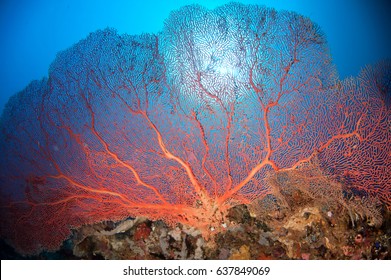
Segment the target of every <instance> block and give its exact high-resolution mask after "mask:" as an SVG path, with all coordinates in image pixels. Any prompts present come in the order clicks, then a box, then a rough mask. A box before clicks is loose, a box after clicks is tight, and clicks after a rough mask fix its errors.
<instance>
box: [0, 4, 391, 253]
mask: <svg viewBox="0 0 391 280" xmlns="http://www.w3.org/2000/svg"><path fill="white" fill-rule="evenodd" d="M390 69H391V68H390V63H389V62H384V63H383V64H381V65H378V66H376V67H373V68H366V69H364V70H363V73H362V74H361V75H360V77H359V78H358V79H350V80H347V81H343V82H339V81H338V78H337V75H336V71H335V69H334V66H333V65H332V64H331V59H330V56H329V53H328V50H327V47H326V43H325V39H324V36H323V35H322V34H321V33H320V31H319V29H318V27H317V26H316V25H315V24H313V23H312V22H311V21H310V20H309V19H307V18H304V17H302V16H299V15H297V14H295V13H289V12H279V13H277V12H276V11H275V10H272V9H267V8H264V7H259V6H244V5H239V4H229V5H226V6H223V7H220V8H217V9H216V10H213V11H208V10H205V9H204V8H202V7H199V6H188V7H185V8H182V9H181V10H179V11H177V12H174V13H172V14H171V16H170V18H169V19H168V20H167V21H166V23H165V27H164V30H163V31H162V32H161V33H160V34H158V35H141V36H128V35H118V34H117V33H116V32H115V31H113V30H110V29H108V30H104V31H98V32H95V33H92V34H91V35H89V36H88V38H86V39H85V40H82V41H81V42H79V43H77V44H76V45H74V46H73V47H72V48H70V49H68V50H66V51H64V52H62V53H60V54H58V56H57V58H56V60H55V61H54V62H53V64H52V65H51V67H50V71H49V78H48V79H44V80H42V81H39V82H38V81H35V82H32V83H31V84H30V85H29V86H28V87H27V88H26V89H25V90H24V91H22V92H20V93H19V94H17V95H15V96H14V97H12V98H11V99H10V101H9V102H8V104H7V106H6V108H5V111H4V113H3V115H2V119H1V134H0V142H1V146H0V152H1V154H2V160H1V162H0V184H1V223H2V224H1V236H2V237H3V238H5V239H6V240H8V241H9V242H10V243H12V244H13V245H14V246H15V247H16V248H17V249H18V250H19V251H20V252H23V253H28V254H31V253H37V252H39V251H41V250H42V249H48V250H55V249H57V248H58V247H59V246H60V245H61V242H62V241H63V240H64V239H65V238H67V237H68V236H69V234H70V230H71V229H72V228H77V227H79V226H80V225H83V224H88V223H95V222H99V221H103V220H114V221H115V220H120V219H123V218H125V217H129V216H133V217H134V216H138V215H144V216H147V217H149V218H150V219H163V220H165V221H166V222H169V223H175V222H182V223H187V224H189V225H192V226H196V227H199V228H200V229H201V230H202V231H203V233H204V234H205V235H208V229H209V227H210V226H213V227H215V228H217V229H219V228H220V225H221V223H222V221H223V220H224V217H225V213H226V211H227V209H229V208H230V207H232V206H234V205H237V204H242V203H244V204H247V203H250V202H251V201H253V200H255V199H259V198H262V197H264V196H265V195H267V194H269V193H270V186H269V185H268V181H267V179H266V178H267V176H269V175H270V174H273V173H275V172H279V171H280V170H288V169H295V168H297V167H298V166H299V165H300V164H301V163H303V162H306V161H310V160H311V159H312V158H313V157H315V156H316V157H317V158H318V159H319V161H320V165H321V166H322V168H323V169H324V172H325V173H326V174H328V176H330V178H333V179H334V180H339V181H341V182H347V183H346V188H351V189H354V190H360V191H363V192H364V193H365V194H368V195H376V196H378V197H379V198H380V199H381V200H382V201H383V202H384V203H385V204H387V205H388V206H390V205H391V198H390V194H391V185H390V181H391V175H390V172H388V170H390V169H391V148H390V139H391V133H390V130H391V117H390V106H389V99H390V98H389V95H390Z"/></svg>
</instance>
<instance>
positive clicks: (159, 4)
mask: <svg viewBox="0 0 391 280" xmlns="http://www.w3.org/2000/svg"><path fill="white" fill-rule="evenodd" d="M229 2H232V1H230V0H226V1H225V0H201V1H196V0H165V1H157V0H156V1H154V0H149V1H125V0H123V1H119V0H113V1H102V0H97V1H94V0H84V1H69V0H68V1H64V0H59V1H51V0H35V1H30V0H21V1H12V0H2V1H0V38H2V43H1V44H0V61H1V64H0V82H1V85H2V86H1V89H0V111H2V110H3V108H4V105H5V103H6V102H7V100H8V98H9V97H10V96H11V95H13V94H15V93H17V92H19V91H21V90H22V89H23V88H24V87H25V86H27V85H28V84H29V83H30V81H32V80H40V79H41V78H43V77H47V75H48V74H47V73H48V68H49V65H50V63H52V61H53V60H54V58H55V57H56V54H57V53H58V52H59V51H62V50H65V49H67V48H69V47H70V46H72V45H73V44H75V43H77V42H78V41H79V40H81V39H83V38H85V37H86V36H87V35H88V34H89V33H91V32H94V31H96V30H98V29H104V28H106V27H111V28H115V29H117V30H118V33H119V34H122V33H127V34H131V35H133V34H140V33H143V32H146V33H157V32H159V31H161V30H162V28H163V24H164V20H165V19H166V18H167V17H168V15H169V13H170V12H171V11H172V10H176V9H178V8H180V7H181V6H184V5H189V4H201V5H203V6H205V7H206V8H208V9H213V8H215V7H217V6H221V5H223V4H226V3H229ZM237 2H239V3H243V4H259V5H266V6H268V7H272V8H276V9H277V10H290V11H295V12H298V13H299V14H302V15H304V16H307V17H310V19H311V20H312V21H314V22H316V23H317V24H319V25H320V27H321V29H322V30H323V32H324V33H325V35H326V38H327V40H328V45H329V48H330V52H331V55H332V58H333V61H334V63H335V64H336V66H337V69H338V71H339V74H340V77H341V78H345V77H347V76H356V75H357V74H358V73H359V71H360V69H361V67H363V66H364V65H368V64H374V63H375V62H377V61H378V60H380V59H384V58H389V57H390V56H391V34H390V33H391V32H390V30H391V29H390V26H391V17H390V16H389V14H390V2H389V1H387V0H374V1H373V0H345V1H339V0H328V1H312V0H242V1H237Z"/></svg>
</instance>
